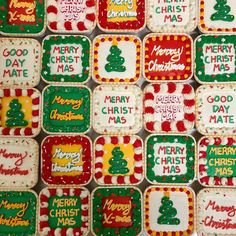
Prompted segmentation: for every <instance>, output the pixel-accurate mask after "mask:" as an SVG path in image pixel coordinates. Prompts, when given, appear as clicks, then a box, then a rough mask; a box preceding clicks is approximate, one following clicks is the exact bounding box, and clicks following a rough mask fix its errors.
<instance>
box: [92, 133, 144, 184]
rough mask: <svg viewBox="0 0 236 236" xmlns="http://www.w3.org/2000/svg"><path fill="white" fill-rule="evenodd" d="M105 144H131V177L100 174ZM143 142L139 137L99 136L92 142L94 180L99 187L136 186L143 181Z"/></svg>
mask: <svg viewBox="0 0 236 236" xmlns="http://www.w3.org/2000/svg"><path fill="white" fill-rule="evenodd" d="M105 144H114V145H119V144H132V146H133V148H134V157H133V158H134V173H133V174H132V175H119V176H117V175H106V176H104V175H103V173H102V168H103V155H104V152H105V150H104V149H103V147H104V145H105ZM143 172H144V168H143V141H142V139H141V138H140V137H139V136H136V135H131V136H129V135H127V136H108V135H106V136H105V135H104V136H99V137H98V138H97V139H96V140H95V142H94V179H95V181H96V182H97V184H99V185H117V184H118V185H129V184H131V185H136V184H139V183H140V182H141V181H142V180H143V174H144V173H143Z"/></svg>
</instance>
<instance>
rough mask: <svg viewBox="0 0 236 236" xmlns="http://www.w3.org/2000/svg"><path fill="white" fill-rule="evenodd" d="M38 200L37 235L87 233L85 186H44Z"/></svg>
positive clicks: (87, 211) (86, 192)
mask: <svg viewBox="0 0 236 236" xmlns="http://www.w3.org/2000/svg"><path fill="white" fill-rule="evenodd" d="M39 201H40V212H39V215H40V217H39V235H41V236H48V235H50V236H63V235H70V236H77V235H87V234H88V232H89V219H90V211H89V205H90V195H89V191H88V190H87V189H86V188H82V187H80V188H44V189H43V190H42V191H41V193H40V195H39Z"/></svg>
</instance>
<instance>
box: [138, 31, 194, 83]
mask: <svg viewBox="0 0 236 236" xmlns="http://www.w3.org/2000/svg"><path fill="white" fill-rule="evenodd" d="M192 44H193V41H192V38H191V37H190V36H189V35H187V34H168V35H167V34H148V35H147V36H146V37H145V38H144V56H143V76H144V77H145V79H146V80H147V81H149V82H155V81H158V82H159V81H160V82H163V81H166V80H171V81H172V82H173V81H186V80H188V79H190V78H191V77H192V74H193V65H192V64H193V55H192V51H193V45H192Z"/></svg>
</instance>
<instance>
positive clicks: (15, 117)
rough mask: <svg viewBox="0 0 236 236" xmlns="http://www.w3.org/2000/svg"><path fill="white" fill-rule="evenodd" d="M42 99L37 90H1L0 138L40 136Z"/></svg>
mask: <svg viewBox="0 0 236 236" xmlns="http://www.w3.org/2000/svg"><path fill="white" fill-rule="evenodd" d="M40 99H41V94H40V92H39V91H38V90H36V89H9V88H2V89H0V104H1V106H0V136H28V137H35V136H36V135H38V133H39V132H40V129H41V127H40V112H41V111H40Z"/></svg>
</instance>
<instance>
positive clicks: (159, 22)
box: [147, 0, 197, 33]
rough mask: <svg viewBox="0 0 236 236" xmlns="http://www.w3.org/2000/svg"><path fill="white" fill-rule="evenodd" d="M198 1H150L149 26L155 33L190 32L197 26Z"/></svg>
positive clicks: (148, 11)
mask: <svg viewBox="0 0 236 236" xmlns="http://www.w3.org/2000/svg"><path fill="white" fill-rule="evenodd" d="M196 14H197V7H196V0H181V1H166V0H158V1H156V0H148V7H147V26H148V28H149V29H150V30H151V31H153V32H176V33H177V32H190V31H192V30H194V29H195V27H196V26H197V20H196V18H197V17H196Z"/></svg>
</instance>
